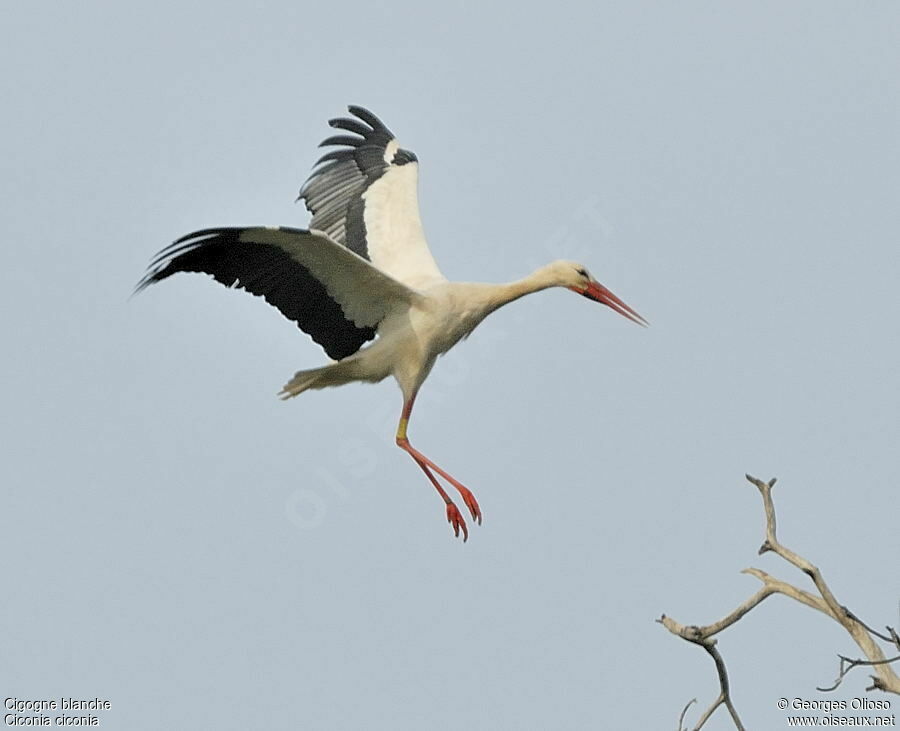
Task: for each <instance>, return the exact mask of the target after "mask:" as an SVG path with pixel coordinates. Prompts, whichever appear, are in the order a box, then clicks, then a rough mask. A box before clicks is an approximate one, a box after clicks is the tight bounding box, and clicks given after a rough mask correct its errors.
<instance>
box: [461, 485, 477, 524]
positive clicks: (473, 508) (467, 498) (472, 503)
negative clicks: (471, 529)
mask: <svg viewBox="0 0 900 731" xmlns="http://www.w3.org/2000/svg"><path fill="white" fill-rule="evenodd" d="M456 489H457V490H459V494H460V495H462V499H463V502H464V503H465V504H466V507H467V508H468V509H469V512H470V513H472V520H474V521H476V522H477V523H478V525H481V508H480V507H479V506H478V501H477V500H476V499H475V496H474V495H473V494H472V491H471V490H470V489H469V488H467V487H463V486H462V485H457V486H456Z"/></svg>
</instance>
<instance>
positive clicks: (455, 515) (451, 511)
mask: <svg viewBox="0 0 900 731" xmlns="http://www.w3.org/2000/svg"><path fill="white" fill-rule="evenodd" d="M447 522H448V523H450V525H452V526H453V535H455V536H456V537H457V538H459V531H460V529H462V532H463V543H465V542H466V541H467V540H469V529H468V528H467V527H466V521H465V520H464V519H463V517H462V513H460V512H459V508H457V507H456V505H455V504H454V503H453V502H448V503H447Z"/></svg>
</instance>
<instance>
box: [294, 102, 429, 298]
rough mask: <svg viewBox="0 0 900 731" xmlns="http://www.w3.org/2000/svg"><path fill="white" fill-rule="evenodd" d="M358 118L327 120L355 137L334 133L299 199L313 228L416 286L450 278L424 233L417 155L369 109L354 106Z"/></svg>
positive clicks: (393, 275) (399, 279)
mask: <svg viewBox="0 0 900 731" xmlns="http://www.w3.org/2000/svg"><path fill="white" fill-rule="evenodd" d="M348 110H349V111H350V113H351V114H352V115H354V117H356V118H355V119H350V118H339V119H332V120H330V121H329V122H328V124H330V125H331V126H332V127H335V128H337V129H341V130H343V131H345V132H349V133H351V134H340V135H335V136H333V137H329V138H328V139H326V140H325V141H323V142H322V143H321V144H320V145H319V146H320V147H326V146H332V145H333V146H337V147H338V149H336V150H332V151H331V152H327V153H325V154H324V155H323V156H322V157H321V158H320V159H319V160H318V162H317V163H316V166H315V168H314V169H313V172H312V174H311V175H310V176H309V178H308V179H307V181H306V182H305V183H304V184H303V187H302V188H301V189H300V195H299V197H298V199H302V200H303V201H304V202H305V203H306V207H307V208H308V209H309V212H310V213H311V214H312V221H311V222H310V229H314V230H318V231H323V232H325V233H326V234H327V235H328V236H330V237H331V238H332V239H333V240H334V241H336V242H338V243H339V244H343V245H344V246H346V247H347V248H348V249H350V250H351V251H353V252H354V253H356V254H358V255H359V256H361V257H363V258H364V259H368V260H369V261H370V262H372V264H374V265H375V266H376V267H377V268H378V269H380V270H381V271H382V272H384V273H385V274H387V275H389V276H391V277H393V278H394V279H396V280H397V281H399V282H402V283H404V284H406V285H408V286H410V287H415V288H423V287H427V286H428V285H430V284H434V283H438V282H443V281H446V278H445V277H444V275H443V274H441V271H440V269H438V266H437V264H436V263H435V261H434V258H433V257H432V255H431V252H430V251H429V249H428V244H427V242H426V241H425V234H424V232H423V231H422V221H421V219H420V218H419V201H418V192H417V185H418V168H419V164H418V159H417V158H416V156H415V154H414V153H412V152H410V151H409V150H404V149H402V148H401V147H400V145H399V143H398V142H397V140H396V138H395V137H394V134H393V133H392V132H391V131H390V130H389V129H388V128H387V127H386V126H385V125H384V123H383V122H382V121H381V120H380V119H378V117H376V116H375V115H374V114H372V113H371V112H370V111H368V110H367V109H363V108H362V107H356V106H350V107H348Z"/></svg>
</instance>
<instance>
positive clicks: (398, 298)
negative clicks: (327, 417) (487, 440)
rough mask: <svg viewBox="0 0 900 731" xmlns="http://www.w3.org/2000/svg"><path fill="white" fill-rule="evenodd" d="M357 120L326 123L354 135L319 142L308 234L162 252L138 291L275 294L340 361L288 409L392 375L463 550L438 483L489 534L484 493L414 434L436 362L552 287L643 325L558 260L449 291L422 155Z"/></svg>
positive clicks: (401, 433)
mask: <svg viewBox="0 0 900 731" xmlns="http://www.w3.org/2000/svg"><path fill="white" fill-rule="evenodd" d="M348 109H349V111H350V113H351V114H352V115H353V116H354V117H355V119H350V118H341V119H332V120H330V121H329V125H331V126H332V127H335V128H338V129H341V130H344V131H345V132H348V133H350V134H339V135H336V136H333V137H329V138H328V139H326V140H325V141H324V142H322V143H321V145H320V147H325V146H335V147H336V148H337V149H335V150H332V151H331V152H327V153H326V154H325V155H323V156H322V157H321V158H320V159H319V161H318V162H317V163H316V165H315V166H314V168H313V172H312V174H311V175H310V177H309V178H308V179H307V181H306V182H305V183H304V184H303V187H302V188H301V190H300V195H299V197H298V200H300V199H302V200H303V201H304V202H305V203H306V207H307V209H309V212H310V213H311V214H312V220H311V221H310V224H309V230H303V229H299V228H285V227H280V226H273V227H261V226H254V227H249V228H207V229H203V230H202V231H195V232H194V233H190V234H187V235H186V236H182V237H181V238H180V239H178V240H177V241H175V242H174V243H173V244H172V245H171V246H168V247H167V248H165V249H163V250H162V251H161V252H160V253H159V254H158V255H157V257H156V258H155V259H154V260H153V261H152V263H151V264H150V268H149V270H148V272H147V274H146V275H145V276H144V278H143V279H142V280H141V281H140V282H139V283H138V285H137V288H136V291H140V290H142V289H144V288H145V287H147V286H148V285H149V284H152V283H154V282H159V281H161V280H163V279H165V278H166V277H169V276H171V275H172V274H175V273H176V272H204V273H206V274H211V275H212V276H213V277H214V278H215V279H216V280H217V281H219V282H221V283H222V284H224V285H226V286H229V287H240V288H242V289H245V290H247V291H248V292H250V293H252V294H254V295H261V296H262V297H264V298H265V300H266V301H267V302H268V303H269V304H271V305H274V306H275V307H277V308H278V309H279V310H280V311H281V313H282V314H283V315H284V316H285V317H287V318H289V319H291V320H293V321H294V322H296V323H297V325H298V326H299V327H300V329H301V330H303V331H304V332H306V333H308V334H309V335H311V336H312V339H313V340H314V341H315V342H317V343H318V344H319V345H321V346H322V347H323V348H324V349H325V352H326V353H327V354H328V355H329V356H330V357H331V358H333V359H334V360H335V361H336V362H333V363H331V364H330V365H326V366H322V367H320V368H313V369H310V370H303V371H298V372H297V373H296V374H295V375H294V377H293V378H292V379H291V380H290V381H288V383H287V384H286V385H285V386H284V388H283V389H282V391H281V393H280V394H279V395H280V396H281V397H282V398H285V399H287V398H291V397H293V396H296V395H297V394H300V393H302V392H303V391H306V390H307V389H309V388H325V387H327V386H340V385H342V384H345V383H350V382H352V381H368V382H371V383H375V382H378V381H381V380H382V379H384V378H386V377H387V376H393V377H394V378H395V379H396V380H397V383H398V384H399V386H400V390H401V391H402V392H403V410H402V412H401V415H400V422H399V425H398V427H397V434H396V442H397V445H398V446H399V447H400V448H401V449H403V450H405V451H406V452H407V453H408V454H409V455H410V456H411V457H412V458H413V459H414V460H415V462H416V464H418V465H419V467H421V468H422V471H423V472H424V473H425V474H426V475H427V476H428V479H429V480H430V481H431V484H432V485H434V487H435V489H436V490H437V491H438V493H439V494H440V496H441V498H442V499H443V501H444V503H445V504H446V506H447V520H448V522H449V523H450V524H451V525H452V527H453V532H454V534H455V535H456V536H459V533H460V530H462V533H463V540H466V539H467V538H468V528H467V527H466V522H465V520H464V519H463V516H462V514H461V513H460V511H459V509H458V508H457V507H456V505H455V504H454V502H453V501H452V500H451V499H450V497H449V495H447V493H446V491H445V490H444V488H443V487H441V484H440V482H439V481H438V479H437V478H436V477H435V474H434V473H437V474H438V475H440V476H441V477H443V478H444V479H446V480H447V481H448V482H449V483H450V484H451V485H453V487H455V488H456V489H457V490H458V491H459V493H460V495H461V496H462V499H463V501H464V502H465V504H466V506H467V507H468V508H469V511H470V513H471V514H472V519H473V520H476V521H477V522H479V523H481V509H480V508H479V506H478V502H477V501H476V500H475V496H474V495H473V494H472V493H471V491H470V490H469V489H468V488H467V487H465V486H464V485H463V484H462V483H461V482H459V481H458V480H457V479H455V478H454V477H452V476H451V475H450V474H448V473H447V472H445V471H444V470H443V469H441V468H440V467H438V466H437V465H436V464H435V463H434V462H433V461H431V460H430V459H429V458H428V457H426V456H425V455H424V454H422V453H421V452H420V451H418V450H417V449H415V448H414V447H413V446H412V445H411V444H410V442H409V439H408V437H407V427H408V424H409V418H410V413H411V412H412V408H413V403H414V402H415V399H416V394H417V393H418V390H419V388H420V387H421V385H422V383H423V381H424V380H425V378H426V377H427V376H428V374H429V372H430V371H431V368H432V366H433V365H434V362H435V359H436V358H437V357H438V356H439V355H441V354H443V353H446V352H447V351H448V350H449V349H450V348H452V347H453V346H454V345H455V344H456V343H458V342H459V341H460V339H462V338H464V337H467V336H468V335H469V334H470V333H471V332H472V330H474V329H475V327H476V326H477V325H478V324H479V323H480V322H481V321H482V320H483V319H484V318H485V317H487V316H488V315H489V314H490V313H491V312H493V311H494V310H496V309H497V308H498V307H502V306H503V305H505V304H507V303H509V302H512V301H513V300H515V299H518V298H519V297H522V296H523V295H526V294H530V293H531V292H537V291H539V290H542V289H547V288H549V287H567V288H568V289H570V290H572V291H574V292H577V293H578V294H581V295H584V296H585V297H588V298H590V299H592V300H595V301H596V302H600V303H602V304H604V305H608V306H609V307H611V308H612V309H613V310H615V311H616V312H618V313H619V314H621V315H624V316H625V317H627V318H629V319H630V320H633V321H634V322H637V323H638V324H642V325H643V324H646V321H645V320H644V319H643V318H642V317H641V316H640V315H638V314H637V313H636V312H635V311H634V310H632V309H631V308H630V307H629V306H628V305H626V304H625V303H624V302H622V300H620V299H619V298H618V297H616V296H615V295H614V294H613V293H612V292H610V291H609V290H608V289H606V287H604V286H603V285H602V284H600V283H599V282H597V280H595V279H594V278H593V277H592V276H591V275H590V274H589V273H588V271H587V269H585V267H583V266H582V265H581V264H577V263H574V262H570V261H555V262H553V263H551V264H548V265H547V266H545V267H542V268H541V269H538V270H537V271H535V272H534V273H532V274H530V275H529V276H527V277H525V278H524V279H519V280H517V281H515V282H511V283H509V284H480V283H469V282H449V281H447V278H446V277H444V275H443V274H441V271H440V269H438V266H437V264H436V263H435V261H434V259H433V258H432V256H431V252H430V251H429V250H428V245H427V243H426V242H425V236H424V233H423V231H422V223H421V221H420V219H419V210H418V200H417V192H416V186H417V177H418V161H417V158H416V156H415V155H414V154H413V153H412V152H410V151H409V150H404V149H402V148H401V147H400V145H399V143H398V142H397V140H396V139H395V138H394V135H393V134H392V133H391V131H390V130H389V129H388V128H387V127H386V126H385V125H384V124H383V123H382V122H381V120H380V119H378V117H376V116H375V115H374V114H372V113H371V112H369V111H368V110H366V109H363V108H362V107H356V106H351V107H349V108H348ZM376 336H377V337H376ZM373 339H374V342H373V343H371V344H370V345H367V346H366V347H362V346H363V345H364V344H365V343H366V342H367V341H369V340H373Z"/></svg>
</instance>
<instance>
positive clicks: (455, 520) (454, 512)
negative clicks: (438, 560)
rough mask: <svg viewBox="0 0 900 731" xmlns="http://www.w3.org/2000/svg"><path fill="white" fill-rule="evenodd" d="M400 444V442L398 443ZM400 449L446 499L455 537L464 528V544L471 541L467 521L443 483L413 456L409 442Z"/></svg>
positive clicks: (448, 517) (449, 519)
mask: <svg viewBox="0 0 900 731" xmlns="http://www.w3.org/2000/svg"><path fill="white" fill-rule="evenodd" d="M398 444H400V442H398ZM400 447H401V448H402V449H404V450H406V451H407V452H409V454H410V456H411V457H412V458H413V459H414V460H415V461H416V464H417V465H419V467H421V468H422V472H424V473H425V474H426V475H427V476H428V479H429V480H431V484H432V485H434V489H435V490H437V491H438V494H440V496H441V497H442V498H443V499H444V502H445V503H447V522H448V523H450V525H452V526H453V535H455V536H456V537H457V538H458V537H459V530H460V528H462V532H463V543H465V542H466V541H467V540H469V529H468V528H467V527H466V521H465V520H464V519H463V517H462V514H461V513H460V512H459V508H457V507H456V504H455V503H454V502H453V501H452V500H451V499H450V497H449V495H447V493H446V492H445V490H444V488H443V487H441V483H439V482H438V481H437V478H436V477H435V476H434V475H433V474H431V470H429V469H428V466H427V465H425V464H423V463H422V462H420V461H419V460H418V459H417V458H416V455H415V454H413V452H411V451H410V450H411V449H412V447H410V446H409V441H408V440H407V441H406V442H405V444H400Z"/></svg>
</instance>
